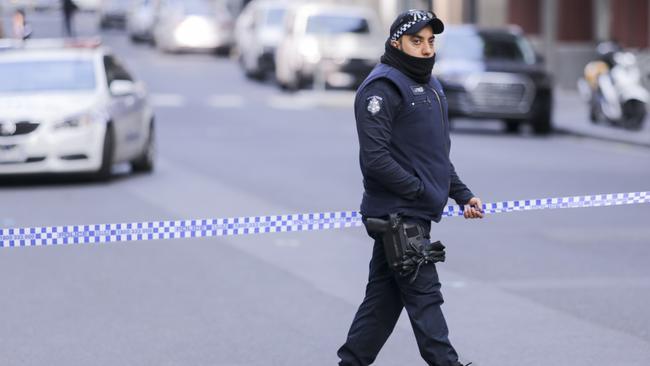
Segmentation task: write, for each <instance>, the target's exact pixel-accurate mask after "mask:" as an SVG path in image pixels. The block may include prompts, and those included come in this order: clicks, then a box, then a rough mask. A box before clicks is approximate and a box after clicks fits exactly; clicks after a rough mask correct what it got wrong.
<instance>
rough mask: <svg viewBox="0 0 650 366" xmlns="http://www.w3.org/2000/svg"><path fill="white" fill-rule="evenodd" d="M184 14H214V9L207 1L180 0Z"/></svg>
mask: <svg viewBox="0 0 650 366" xmlns="http://www.w3.org/2000/svg"><path fill="white" fill-rule="evenodd" d="M181 4H182V7H183V13H184V14H185V15H214V14H215V9H214V8H213V7H212V5H211V3H210V2H209V1H205V0H184V1H182V2H181Z"/></svg>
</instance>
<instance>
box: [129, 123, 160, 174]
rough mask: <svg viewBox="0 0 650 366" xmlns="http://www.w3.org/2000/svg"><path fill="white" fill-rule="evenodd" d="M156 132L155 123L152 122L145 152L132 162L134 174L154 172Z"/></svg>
mask: <svg viewBox="0 0 650 366" xmlns="http://www.w3.org/2000/svg"><path fill="white" fill-rule="evenodd" d="M154 132H155V130H154V123H153V121H151V123H150V124H149V137H148V138H147V143H146V144H145V146H144V150H143V151H142V154H141V155H140V156H139V157H137V158H136V159H135V160H133V161H131V168H132V169H133V171H134V172H142V173H150V172H152V171H153V167H154V159H155V156H156V135H155V133H154Z"/></svg>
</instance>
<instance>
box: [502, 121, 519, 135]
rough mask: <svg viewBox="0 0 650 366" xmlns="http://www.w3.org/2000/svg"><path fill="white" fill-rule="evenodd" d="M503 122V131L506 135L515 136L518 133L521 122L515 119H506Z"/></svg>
mask: <svg viewBox="0 0 650 366" xmlns="http://www.w3.org/2000/svg"><path fill="white" fill-rule="evenodd" d="M503 122H504V126H505V130H506V133H509V134H517V133H519V130H520V129H521V122H522V121H520V120H517V119H507V120H505V121H503Z"/></svg>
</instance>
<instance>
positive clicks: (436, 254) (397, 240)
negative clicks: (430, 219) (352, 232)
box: [364, 214, 445, 283]
mask: <svg viewBox="0 0 650 366" xmlns="http://www.w3.org/2000/svg"><path fill="white" fill-rule="evenodd" d="M364 223H365V225H366V228H367V230H368V231H369V232H371V233H380V234H381V235H382V242H383V244H384V252H385V254H386V261H387V262H388V266H389V267H390V268H391V269H392V270H393V271H394V272H396V273H398V274H400V275H401V276H409V275H412V277H411V279H410V281H409V282H411V283H413V281H415V279H416V278H417V275H418V272H419V271H420V267H421V266H422V265H423V264H426V263H435V262H444V261H445V246H444V245H442V243H441V242H440V241H436V242H434V243H431V242H430V241H429V237H428V235H427V232H426V230H425V228H424V227H422V225H420V224H418V223H414V222H408V221H404V220H403V219H402V218H401V217H400V216H399V215H397V214H391V215H389V217H388V220H382V219H377V218H367V219H365V220H364Z"/></svg>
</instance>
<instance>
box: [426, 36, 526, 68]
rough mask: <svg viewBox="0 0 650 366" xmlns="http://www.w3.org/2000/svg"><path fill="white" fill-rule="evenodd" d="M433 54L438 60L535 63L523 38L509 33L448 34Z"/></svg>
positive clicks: (442, 38)
mask: <svg viewBox="0 0 650 366" xmlns="http://www.w3.org/2000/svg"><path fill="white" fill-rule="evenodd" d="M437 53H438V56H439V57H440V58H441V59H442V58H453V59H463V60H469V61H482V60H505V61H515V62H523V63H527V64H534V63H535V52H534V51H533V48H532V46H531V45H530V44H529V43H528V41H527V40H526V39H525V38H524V37H521V36H517V35H514V34H511V33H496V32H484V33H482V32H478V33H477V32H465V31H462V32H453V31H449V32H447V33H446V34H444V35H443V36H442V37H441V42H440V47H439V49H438V51H437Z"/></svg>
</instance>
